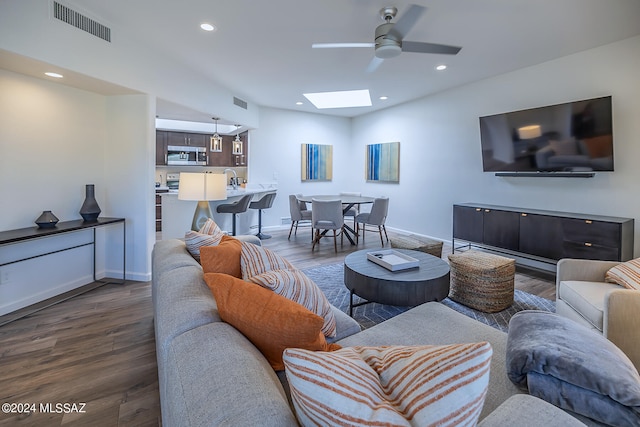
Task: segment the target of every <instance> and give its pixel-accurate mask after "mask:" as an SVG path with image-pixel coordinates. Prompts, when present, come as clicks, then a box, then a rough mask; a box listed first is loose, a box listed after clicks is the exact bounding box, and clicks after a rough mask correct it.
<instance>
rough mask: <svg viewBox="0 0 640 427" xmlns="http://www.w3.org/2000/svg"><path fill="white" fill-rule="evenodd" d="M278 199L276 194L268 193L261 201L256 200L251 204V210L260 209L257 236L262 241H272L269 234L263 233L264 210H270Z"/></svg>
mask: <svg viewBox="0 0 640 427" xmlns="http://www.w3.org/2000/svg"><path fill="white" fill-rule="evenodd" d="M275 198H276V193H275V192H273V193H267V194H265V195H264V196H262V197H261V198H260V200H256V201H255V202H251V203H249V209H258V234H256V236H257V237H258V239H260V240H264V239H270V238H271V236H270V235H268V234H263V233H262V210H263V209H269V208H270V207H271V205H273V200H274V199H275Z"/></svg>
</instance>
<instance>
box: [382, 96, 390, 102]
mask: <svg viewBox="0 0 640 427" xmlns="http://www.w3.org/2000/svg"><path fill="white" fill-rule="evenodd" d="M380 99H381V100H382V101H386V100H387V99H389V97H388V96H381V97H380Z"/></svg>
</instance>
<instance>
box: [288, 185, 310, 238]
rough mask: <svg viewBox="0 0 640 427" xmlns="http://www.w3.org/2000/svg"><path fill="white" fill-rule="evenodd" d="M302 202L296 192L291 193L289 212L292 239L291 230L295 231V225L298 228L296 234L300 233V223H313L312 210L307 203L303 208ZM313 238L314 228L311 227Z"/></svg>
mask: <svg viewBox="0 0 640 427" xmlns="http://www.w3.org/2000/svg"><path fill="white" fill-rule="evenodd" d="M302 203H304V202H300V201H299V200H298V197H297V196H296V195H295V194H290V195H289V214H290V215H291V228H290V229H289V237H288V239H289V240H291V232H292V231H293V227H295V228H296V231H295V233H294V235H296V234H298V225H301V224H308V225H311V211H310V210H307V209H306V207H307V205H306V203H305V204H304V208H305V209H302V206H303V205H302ZM311 239H312V240H313V228H312V229H311Z"/></svg>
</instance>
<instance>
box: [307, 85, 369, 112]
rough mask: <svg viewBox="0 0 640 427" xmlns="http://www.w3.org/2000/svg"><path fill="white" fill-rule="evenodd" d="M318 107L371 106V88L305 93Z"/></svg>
mask: <svg viewBox="0 0 640 427" xmlns="http://www.w3.org/2000/svg"><path fill="white" fill-rule="evenodd" d="M303 95H304V96H305V97H306V98H307V99H308V100H309V101H311V103H312V104H313V105H315V107H316V108H317V109H323V108H348V107H370V106H371V97H370V96H369V90H368V89H364V90H343V91H338V92H317V93H304V94H303Z"/></svg>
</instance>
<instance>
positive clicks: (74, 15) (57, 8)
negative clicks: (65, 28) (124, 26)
mask: <svg viewBox="0 0 640 427" xmlns="http://www.w3.org/2000/svg"><path fill="white" fill-rule="evenodd" d="M53 16H54V17H55V18H56V19H59V20H60V21H62V22H66V23H67V24H69V25H73V26H74V27H76V28H78V29H80V30H82V31H86V32H87V33H89V34H92V35H94V36H96V37H99V38H101V39H102V40H106V41H108V42H111V28H109V27H106V26H104V25H102V24H101V23H99V22H97V21H94V20H93V19H91V18H89V17H87V16H84V15H83V14H81V13H78V12H76V11H75V10H73V9H70V8H68V7H67V6H65V5H62V4H60V3H58V2H57V1H54V2H53Z"/></svg>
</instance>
